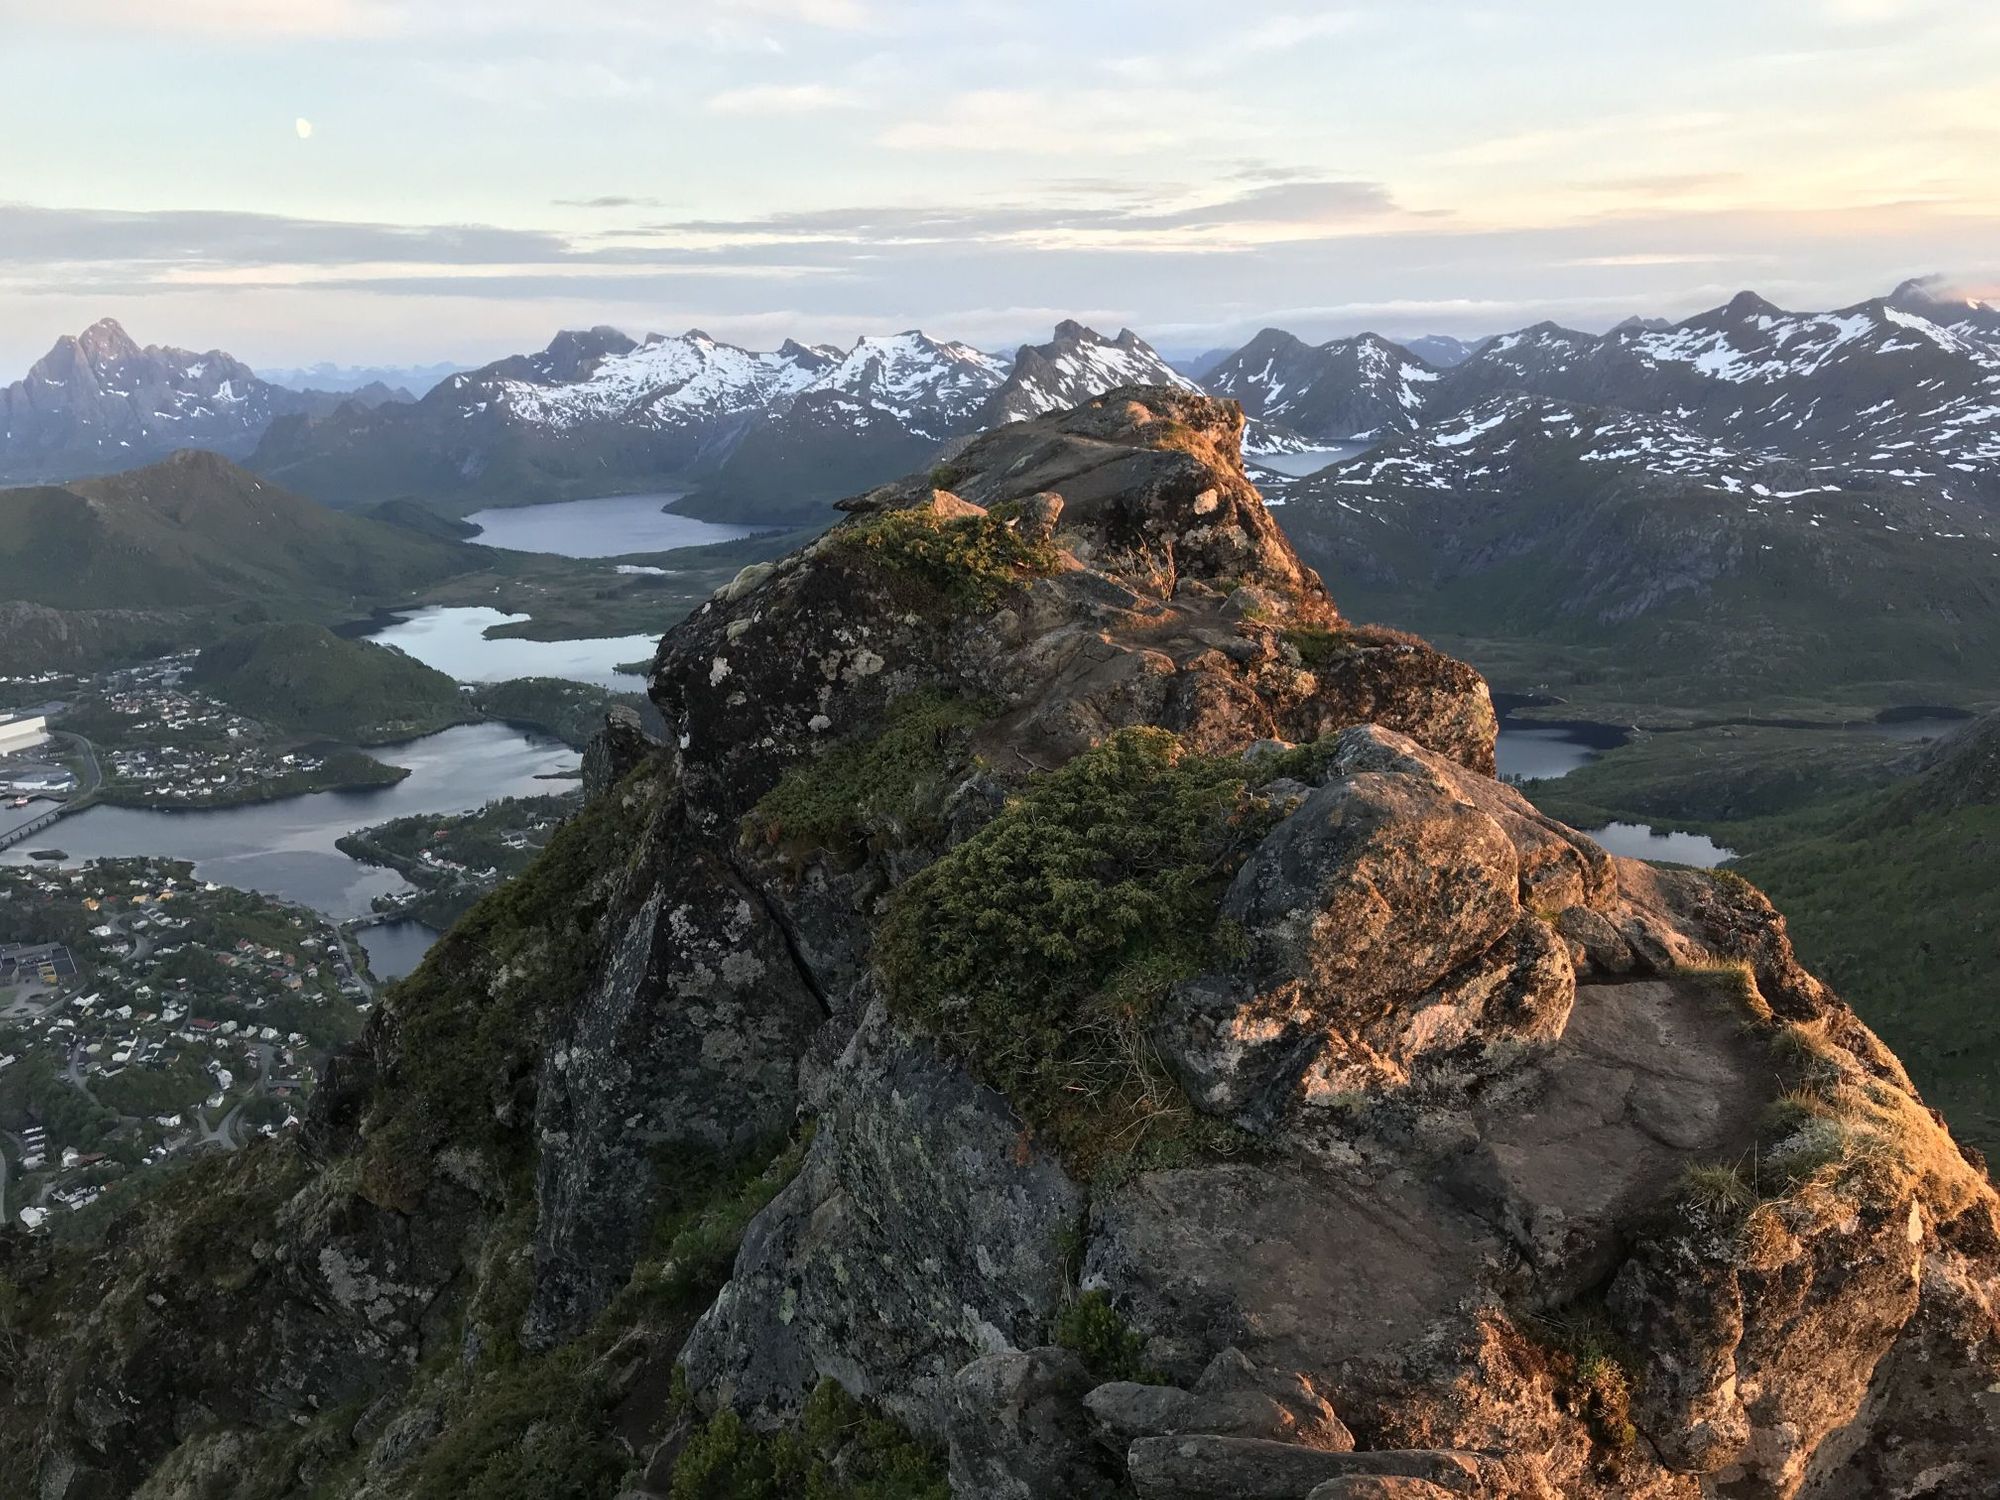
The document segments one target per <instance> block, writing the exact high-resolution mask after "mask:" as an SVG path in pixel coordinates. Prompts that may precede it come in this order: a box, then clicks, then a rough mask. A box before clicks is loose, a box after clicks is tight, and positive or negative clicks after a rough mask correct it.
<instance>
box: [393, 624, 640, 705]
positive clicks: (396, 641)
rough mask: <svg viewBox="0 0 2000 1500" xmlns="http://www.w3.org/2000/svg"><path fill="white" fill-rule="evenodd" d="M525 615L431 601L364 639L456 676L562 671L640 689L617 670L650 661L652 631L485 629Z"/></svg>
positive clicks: (490, 678)
mask: <svg viewBox="0 0 2000 1500" xmlns="http://www.w3.org/2000/svg"><path fill="white" fill-rule="evenodd" d="M526 618H527V616H526V615H508V614H502V613H501V612H500V611H499V610H497V609H487V608H485V607H484V606H479V607H470V608H468V607H461V606H454V605H442V604H440V605H434V606H432V607H431V608H429V609H419V610H414V611H412V612H411V613H409V614H406V615H403V616H401V617H400V618H398V619H397V620H396V621H395V622H394V623H392V624H389V625H386V626H384V627H383V628H381V629H379V630H374V631H370V632H369V634H368V637H367V638H368V639H369V640H371V641H376V642H378V643H380V644H381V645H384V646H394V647H396V648H397V649H398V650H401V651H404V652H407V653H408V654H409V655H411V656H414V657H415V658H416V659H417V660H418V661H420V662H422V663H424V664H425V665H426V666H431V667H436V668H437V669H438V670H439V671H440V672H442V673H444V674H445V675H446V676H447V677H455V678H457V679H458V680H459V681H460V682H505V681H507V679H509V678H510V677H567V678H569V679H570V680H571V681H572V682H589V683H595V684H596V685H597V686H599V687H610V688H618V689H621V690H624V691H630V692H643V691H644V690H645V686H646V682H645V679H644V678H642V677H635V676H633V675H631V674H629V673H625V672H620V671H617V670H616V668H617V666H618V663H620V662H628V661H650V660H651V659H652V655H653V652H654V650H655V649H656V648H657V647H658V646H659V644H660V638H659V637H658V636H656V635H620V636H600V637H598V638H596V639H594V640H587V641H523V640H516V639H514V638H512V637H508V636H502V637H499V638H498V639H494V638H491V637H489V636H487V634H486V632H487V631H488V630H490V629H491V628H492V627H494V626H495V625H505V624H507V623H508V622H509V621H512V620H524V619H526Z"/></svg>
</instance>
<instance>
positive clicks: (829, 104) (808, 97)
mask: <svg viewBox="0 0 2000 1500" xmlns="http://www.w3.org/2000/svg"><path fill="white" fill-rule="evenodd" d="M860 103H861V100H860V99H859V98H858V97H857V96H855V95H854V94H851V93H848V92H847V91H846V90H845V89H836V88H831V87H829V86H827V85H826V84H823V83H799V84H759V85H757V86H755V87H752V88H741V89H725V90H724V91H723V92H721V93H719V94H714V95H711V96H710V98H709V100H708V106H707V107H708V111H709V113H710V114H716V115H806V114H816V113H819V112H821V111H824V110H830V109H854V108H857V107H858V106H859V105H860Z"/></svg>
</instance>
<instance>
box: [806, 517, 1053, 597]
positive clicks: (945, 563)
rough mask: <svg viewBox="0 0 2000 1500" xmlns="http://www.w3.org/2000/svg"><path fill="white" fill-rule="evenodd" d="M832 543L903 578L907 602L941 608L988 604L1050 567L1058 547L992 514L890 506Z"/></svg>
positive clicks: (842, 533)
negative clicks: (941, 512) (943, 513)
mask: <svg viewBox="0 0 2000 1500" xmlns="http://www.w3.org/2000/svg"><path fill="white" fill-rule="evenodd" d="M834 539H835V544H836V545H837V546H839V547H842V548H844V549H846V550H848V551H849V552H850V553H853V554H856V555H859V556H862V557H866V558H868V559H870V560H872V561H874V562H876V563H878V564H880V565H881V566H882V567H883V568H885V569H886V570H887V571H888V572H889V573H891V574H893V575H895V576H896V577H897V578H899V579H900V580H902V581H903V582H904V583H905V584H906V585H907V586H909V588H910V590H911V594H912V597H911V598H910V602H911V603H912V604H913V605H924V606H929V607H932V608H940V609H954V610H955V609H990V608H992V607H993V606H994V605H995V604H997V603H999V602H1000V600H1001V598H1003V597H1004V596H1005V595H1006V594H1007V593H1008V591H1009V590H1011V589H1014V588H1017V587H1019V586H1020V585H1021V584H1022V583H1024V582H1026V581H1027V580H1028V579H1031V578H1038V577H1041V576H1043V575H1045V574H1048V573H1052V572H1054V571H1055V569H1056V561H1057V557H1058V554H1057V552H1056V549H1055V547H1054V545H1053V544H1051V543H1050V542H1048V541H1046V540H1038V539H1036V538H1032V537H1027V536H1023V535H1022V534H1021V533H1020V532H1019V531H1018V530H1016V529H1015V528H1013V527H1011V526H1008V525H1006V524H1005V523H1004V522H1002V521H998V520H995V519H994V518H993V517H992V516H989V515H985V514H980V515H970V516H940V515H938V514H937V513H936V512H935V511H931V510H892V511H885V512H883V513H882V514H880V515H876V516H870V517H868V518H867V519H866V520H863V521H860V522H857V523H856V524H854V525H852V526H848V527H846V528H845V529H843V530H841V531H837V532H835V533H834Z"/></svg>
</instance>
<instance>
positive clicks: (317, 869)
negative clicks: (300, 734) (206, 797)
mask: <svg viewBox="0 0 2000 1500" xmlns="http://www.w3.org/2000/svg"><path fill="white" fill-rule="evenodd" d="M375 753H376V754H377V755H379V756H380V757H381V758H382V759H384V760H386V761H388V762H389V763H390V764H392V765H398V766H407V767H409V769H410V775H409V776H408V777H406V778H405V779H404V780H402V781H400V782H398V783H397V784H396V785H394V786H387V787H375V788H372V789H370V790H368V791H361V792H314V793H312V794H310V795H308V796H304V797H287V798H285V799H284V800H283V801H280V802H261V803H257V804H255V805H253V806H248V807H227V808H215V809H212V810H206V811H203V810H196V811H189V812H157V811H153V810H151V809H145V808H128V807H93V808H89V809H87V810H86V811H84V812H80V813H78V814H77V815H76V816H75V817H73V818H64V819H63V820H62V821H61V822H59V823H57V824H55V825H54V826H52V827H51V828H49V829H48V830H47V836H46V837H45V838H34V839H29V840H28V841H27V842H28V843H31V844H33V845H35V847H37V848H42V847H53V848H58V849H62V850H64V851H66V852H67V853H68V855H69V856H70V862H71V863H81V862H82V861H84V860H87V859H101V858H118V857H123V856H131V855H139V854H150V855H158V856H161V857H164V858H167V859H185V860H191V861H193V863H194V867H195V873H196V874H197V875H198V876H200V877H201V878H202V879H203V880H212V881H215V882H216V883H217V884H219V885H234V886H243V887H247V888H249V889H251V890H257V891H263V892H265V893H266V894H268V895H273V896H279V897H282V898H284V899H285V900H288V901H296V902H298V903H300V904H301V905H303V906H310V907H312V908H314V909H315V910H317V911H322V912H324V913H326V914H327V915H328V916H330V917H333V918H335V919H337V920H343V921H344V920H346V919H348V918H351V917H359V916H365V915H366V914H367V913H368V911H369V910H370V906H369V903H370V902H371V901H372V900H373V899H374V898H375V897H376V896H382V895H390V894H393V893H396V892H400V891H405V890H408V889H409V887H408V885H407V884H405V882H404V880H403V877H402V876H400V875H398V874H396V873H395V872H394V871H393V870H383V869H378V868H376V867H375V866H373V865H364V864H361V863H359V862H358V861H356V860H352V859H349V858H348V857H347V856H346V855H345V854H342V853H341V852H340V851H339V850H338V849H336V848H335V847H334V841H335V840H337V839H338V838H340V837H341V835H343V834H346V833H352V832H353V831H354V830H355V829H357V828H363V827H366V826H368V825H369V824H372V823H382V822H386V821H388V820H389V819H390V818H400V817H404V816H407V815H409V814H412V813H435V812H462V811H465V810H467V809H470V808H475V807H482V806H484V805H485V804H486V803H488V802H490V801H492V800H493V799H494V798H496V797H530V796H540V795H543V794H545V793H548V792H550V791H559V790H562V789H564V788H565V787H566V786H568V785H569V783H567V782H551V781H545V780H541V779H538V778H540V777H542V776H544V775H548V774H552V773H556V772H562V771H573V770H575V769H576V767H577V766H578V765H579V764H580V762H581V757H580V756H578V755H577V753H576V752H575V751H574V750H571V749H570V748H569V747H568V746H567V745H564V744H563V743H562V742H561V741H559V740H554V739H551V738H549V737H548V736H546V735H540V734H529V733H526V732H524V731H522V730H519V729H511V728H509V727H507V726H506V725H503V724H467V725H461V726H459V727H458V728H456V729H447V730H445V731H443V732H442V733H440V734H433V735H429V736H427V737H426V738H424V739H420V740H412V741H411V742H410V743H409V744H407V745H393V746H389V747H387V748H385V749H382V750H379V751H377V752H375ZM0 861H4V862H5V863H7V864H13V865H20V864H28V863H31V861H30V860H29V859H28V856H27V850H26V849H24V848H22V847H21V846H19V845H17V846H15V847H14V848H12V849H9V850H7V851H5V852H4V853H0Z"/></svg>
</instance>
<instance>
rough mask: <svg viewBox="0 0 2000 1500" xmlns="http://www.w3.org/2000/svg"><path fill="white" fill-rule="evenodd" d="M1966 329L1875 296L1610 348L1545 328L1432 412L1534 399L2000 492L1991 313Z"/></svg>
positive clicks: (1997, 356) (1728, 319)
mask: <svg viewBox="0 0 2000 1500" xmlns="http://www.w3.org/2000/svg"><path fill="white" fill-rule="evenodd" d="M1957 311H1958V313H1959V315H1960V316H1959V321H1961V322H1963V323H1964V324H1965V325H1966V326H1965V327H1963V328H1961V327H1958V326H1952V325H1951V324H1949V323H1946V322H1939V321H1936V320H1935V319H1934V318H1933V317H1931V316H1925V315H1923V314H1920V313H1918V312H1914V311H1911V310H1910V306H1909V300H1908V298H1907V297H1904V298H1901V299H1898V298H1876V299H1874V300H1871V301H1868V302H1864V303H1860V304H1858V305H1856V306H1854V307H1850V308H1844V309H1842V310H1840V311H1838V312H1830V313H1788V312H1784V311H1782V310H1780V309H1779V308H1777V307H1774V306H1773V305H1772V304H1771V303H1769V302H1766V301H1765V300H1764V299H1763V298H1761V297H1758V296H1756V295H1755V294H1754V293H1750V292H1745V293H1742V294H1741V295H1739V296H1738V297H1736V298H1735V299H1734V300H1733V301H1731V302H1730V303H1729V304H1728V305H1727V306H1725V307H1720V308H1716V309H1714V310H1712V311H1710V312H1705V313H1701V314H1698V315H1697V316H1695V317H1692V318H1689V319H1687V320H1685V321H1684V322H1681V323H1677V324H1674V325H1672V326H1671V327H1668V328H1664V329H1662V328H1656V327H1649V326H1645V325H1643V324H1636V323H1628V324H1624V325H1621V326H1620V327H1619V328H1616V329H1613V330H1612V331H1611V332H1609V333H1607V334H1604V335H1601V336H1599V335H1593V334H1587V333H1578V332H1576V331H1575V330H1573V329H1565V328H1561V327H1558V326H1557V325H1555V324H1552V323H1543V324H1538V325H1536V326H1535V327H1533V328H1529V329H1525V330H1523V331H1522V332H1519V333H1513V334H1508V335H1506V336H1505V337H1504V338H1500V339H1496V340H1495V341H1494V342H1493V343H1492V344H1490V345H1489V346H1488V347H1487V348H1485V349H1484V350H1482V351H1481V352H1480V353H1479V354H1477V355H1475V356H1474V357H1473V358H1471V359H1469V360H1467V361H1466V362H1465V363H1464V364H1462V365H1460V366H1459V367H1458V368H1456V369H1454V370H1451V371H1449V372H1447V374H1446V375H1445V376H1444V377H1443V379H1442V380H1441V382H1440V384H1439V387H1438V390H1437V397H1436V401H1435V403H1434V406H1433V410H1435V411H1437V412H1439V413H1445V412H1453V411H1463V410H1466V409H1468V408H1470V407H1472V406H1474V405H1477V404H1478V403H1480V402H1482V401H1485V400H1487V399H1489V398H1491V397H1493V396H1496V395H1500V394H1504V393H1507V392H1511V391H1526V392H1531V393H1533V394H1537V395H1543V396H1549V397H1553V398H1556V399H1558V400H1563V401H1581V402H1586V403H1589V404H1592V405H1599V406H1610V407H1618V408H1622V409H1624V410H1628V411H1636V412H1651V413H1656V414H1662V415H1670V416H1673V417H1675V418H1677V419H1679V420H1680V421H1682V422H1684V423H1686V424H1687V425H1688V426H1690V427H1692V428H1694V429H1697V430H1699V431H1701V432H1704V433H1707V434H1709V435H1711V436H1713V437H1716V438H1719V439H1722V440H1724V441H1727V442H1731V443H1736V444H1745V445H1750V446H1759V447H1768V448H1774V449H1778V450H1782V451H1784V452H1788V453H1793V454H1796V455H1800V456H1803V457H1807V458H1810V459H1812V460H1814V461H1818V462H1824V463H1829V464H1833V465H1836V466H1839V467H1844V468H1858V469H1861V470H1865V471H1867V472H1872V473H1879V474H1882V475H1884V476H1887V477H1891V478H1897V479H1902V480H1908V481H1928V482H1932V483H1935V484H1936V485H1938V486H1939V487H1940V488H1942V489H1944V490H1946V491H1949V492H1955V493H1959V494H1963V495H1967V496H1970V495H1975V494H1986V495H1989V496H1991V495H1996V494H2000V484H1997V482H2000V342H1996V341H1993V340H1990V339H1989V337H1988V336H1987V335H1986V334H1985V332H1984V323H1983V318H1984V315H1985V314H1986V312H1987V311H1989V310H1987V309H1984V308H1983V307H1981V306H1980V305H1979V304H1961V305H1959V308H1958V309H1957Z"/></svg>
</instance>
